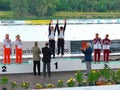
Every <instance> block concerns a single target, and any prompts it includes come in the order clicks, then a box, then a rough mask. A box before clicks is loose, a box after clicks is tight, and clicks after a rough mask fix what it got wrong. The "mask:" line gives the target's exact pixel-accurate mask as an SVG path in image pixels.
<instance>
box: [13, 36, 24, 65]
mask: <svg viewBox="0 0 120 90" xmlns="http://www.w3.org/2000/svg"><path fill="white" fill-rule="evenodd" d="M22 46H23V43H22V40H21V39H20V35H17V36H16V40H15V49H16V64H18V63H19V64H22Z"/></svg>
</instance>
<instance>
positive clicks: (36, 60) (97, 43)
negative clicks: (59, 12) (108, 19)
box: [3, 20, 111, 77]
mask: <svg viewBox="0 0 120 90" xmlns="http://www.w3.org/2000/svg"><path fill="white" fill-rule="evenodd" d="M52 24H53V21H52V20H51V21H50V23H49V27H48V39H49V40H48V42H46V43H45V47H43V48H42V50H40V48H39V47H38V42H34V46H33V47H32V53H33V72H34V75H37V73H36V67H37V69H38V75H41V71H40V70H41V69H40V60H41V57H40V54H41V53H42V54H43V57H42V61H43V75H44V77H46V69H47V71H48V76H49V77H50V76H51V67H50V63H51V57H52V56H53V58H55V57H56V56H55V55H56V52H55V45H56V41H55V37H56V31H57V32H58V34H57V48H58V49H57V50H58V51H57V55H58V56H59V54H61V56H63V55H64V44H65V40H64V34H65V29H66V20H64V23H63V24H64V26H59V20H57V23H56V25H55V26H53V25H52ZM110 43H111V42H110V39H109V35H108V34H106V35H105V38H104V39H103V40H102V39H101V38H100V37H99V34H98V33H96V35H95V38H94V39H93V48H92V47H91V45H90V43H86V45H84V47H81V51H82V52H83V54H85V56H84V60H85V61H86V67H87V72H89V71H90V70H91V62H92V52H93V51H94V59H93V61H94V63H95V64H96V63H97V62H98V63H100V56H101V49H103V56H104V62H107V63H108V62H109V53H110ZM3 45H4V60H3V63H4V64H10V63H11V60H10V54H11V46H12V44H11V39H10V38H9V34H6V36H5V39H4V40H3ZM22 47H23V42H22V40H21V39H20V35H16V40H15V50H16V60H15V62H16V64H22Z"/></svg>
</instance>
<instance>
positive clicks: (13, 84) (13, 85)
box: [11, 81, 17, 89]
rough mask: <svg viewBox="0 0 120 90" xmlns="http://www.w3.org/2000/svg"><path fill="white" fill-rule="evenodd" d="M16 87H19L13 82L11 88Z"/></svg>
mask: <svg viewBox="0 0 120 90" xmlns="http://www.w3.org/2000/svg"><path fill="white" fill-rule="evenodd" d="M16 87H17V83H16V81H12V82H11V88H12V89H14V88H16Z"/></svg>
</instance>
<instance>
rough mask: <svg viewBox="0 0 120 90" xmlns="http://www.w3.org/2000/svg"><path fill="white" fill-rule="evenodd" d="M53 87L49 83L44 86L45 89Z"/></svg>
mask: <svg viewBox="0 0 120 90" xmlns="http://www.w3.org/2000/svg"><path fill="white" fill-rule="evenodd" d="M54 87H55V86H54V85H53V84H51V83H48V84H46V88H54Z"/></svg>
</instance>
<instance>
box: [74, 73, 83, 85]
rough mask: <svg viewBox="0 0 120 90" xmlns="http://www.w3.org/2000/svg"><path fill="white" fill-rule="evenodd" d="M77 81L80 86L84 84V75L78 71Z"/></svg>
mask: <svg viewBox="0 0 120 90" xmlns="http://www.w3.org/2000/svg"><path fill="white" fill-rule="evenodd" d="M75 79H76V81H77V82H78V84H79V85H81V84H82V81H83V73H82V72H80V71H78V72H77V73H75Z"/></svg>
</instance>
